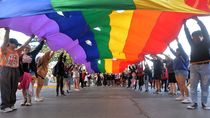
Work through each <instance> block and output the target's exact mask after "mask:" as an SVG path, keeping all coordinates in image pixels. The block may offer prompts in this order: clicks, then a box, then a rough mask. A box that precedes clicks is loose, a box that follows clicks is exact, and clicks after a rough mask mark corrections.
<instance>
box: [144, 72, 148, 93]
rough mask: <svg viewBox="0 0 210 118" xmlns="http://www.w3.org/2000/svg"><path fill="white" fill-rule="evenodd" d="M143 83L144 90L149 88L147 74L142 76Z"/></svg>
mask: <svg viewBox="0 0 210 118" xmlns="http://www.w3.org/2000/svg"><path fill="white" fill-rule="evenodd" d="M144 85H145V90H147V91H148V90H149V76H148V75H145V76H144Z"/></svg>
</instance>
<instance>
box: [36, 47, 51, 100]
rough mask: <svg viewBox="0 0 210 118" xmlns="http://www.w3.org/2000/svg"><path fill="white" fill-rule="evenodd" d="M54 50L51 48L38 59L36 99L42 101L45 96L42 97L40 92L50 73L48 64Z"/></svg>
mask: <svg viewBox="0 0 210 118" xmlns="http://www.w3.org/2000/svg"><path fill="white" fill-rule="evenodd" d="M53 55H54V52H53V51H51V50H49V51H47V52H45V53H44V55H43V56H41V57H39V58H38V60H37V78H36V79H37V88H36V93H35V101H36V102H42V101H43V100H44V98H43V97H40V92H41V90H42V87H43V86H44V80H45V77H46V75H47V73H48V64H49V62H50V59H51V58H52V57H53Z"/></svg>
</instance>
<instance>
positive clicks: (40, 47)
mask: <svg viewBox="0 0 210 118" xmlns="http://www.w3.org/2000/svg"><path fill="white" fill-rule="evenodd" d="M44 42H45V41H44V40H42V41H41V42H40V43H39V45H38V46H37V47H36V48H35V49H34V50H33V51H31V55H32V56H34V58H35V57H36V55H37V54H38V53H39V52H40V50H42V47H43V45H44Z"/></svg>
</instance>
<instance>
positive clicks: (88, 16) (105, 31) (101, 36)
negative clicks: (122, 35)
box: [82, 10, 112, 59]
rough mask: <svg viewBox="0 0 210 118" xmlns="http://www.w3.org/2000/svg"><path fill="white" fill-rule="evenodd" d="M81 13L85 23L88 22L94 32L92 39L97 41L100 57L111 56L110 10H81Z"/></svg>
mask: <svg viewBox="0 0 210 118" xmlns="http://www.w3.org/2000/svg"><path fill="white" fill-rule="evenodd" d="M82 13H83V16H84V18H85V20H86V22H87V24H89V26H90V28H91V30H92V32H93V33H94V39H95V41H96V43H97V47H98V50H99V54H100V59H103V58H112V53H111V51H110V49H109V39H110V31H111V27H110V18H109V14H110V13H111V11H109V10H108V11H107V10H102V11H101V10H97V11H83V12H82Z"/></svg>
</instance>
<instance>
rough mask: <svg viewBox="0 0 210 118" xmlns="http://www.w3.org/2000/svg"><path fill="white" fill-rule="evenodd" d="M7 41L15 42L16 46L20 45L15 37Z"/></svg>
mask: <svg viewBox="0 0 210 118" xmlns="http://www.w3.org/2000/svg"><path fill="white" fill-rule="evenodd" d="M9 43H12V44H15V45H17V46H20V45H21V44H20V43H18V41H17V40H16V39H14V38H10V39H9Z"/></svg>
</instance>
